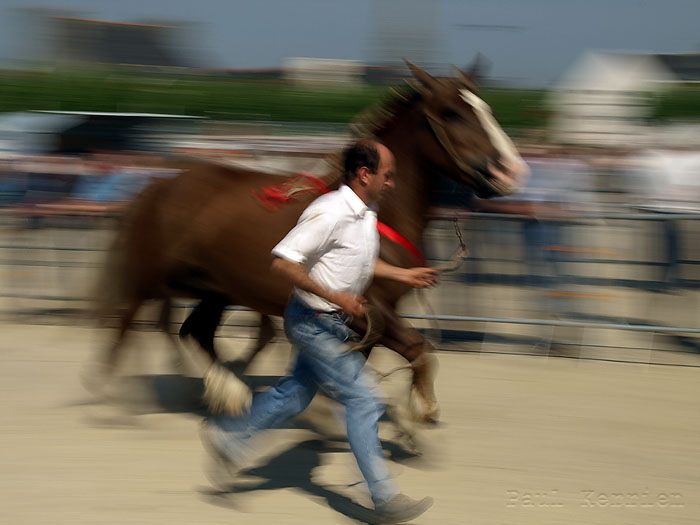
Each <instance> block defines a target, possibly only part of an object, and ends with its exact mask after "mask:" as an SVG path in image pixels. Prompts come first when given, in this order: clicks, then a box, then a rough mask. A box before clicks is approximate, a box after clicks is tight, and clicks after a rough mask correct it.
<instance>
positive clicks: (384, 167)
mask: <svg viewBox="0 0 700 525" xmlns="http://www.w3.org/2000/svg"><path fill="white" fill-rule="evenodd" d="M379 159H380V160H379V168H377V173H370V175H369V185H368V187H367V193H368V196H369V197H370V200H371V201H372V202H379V201H380V200H381V199H382V197H383V196H384V195H385V194H386V192H387V191H391V190H392V189H393V188H394V155H393V154H392V153H391V152H390V151H389V150H388V149H387V148H385V147H383V146H380V147H379Z"/></svg>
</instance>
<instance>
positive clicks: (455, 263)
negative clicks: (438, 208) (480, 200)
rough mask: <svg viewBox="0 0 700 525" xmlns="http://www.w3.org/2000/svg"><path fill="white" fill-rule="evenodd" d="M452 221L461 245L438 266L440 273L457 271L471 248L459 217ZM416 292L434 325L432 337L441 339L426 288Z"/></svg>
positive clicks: (425, 312)
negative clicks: (465, 240) (468, 246)
mask: <svg viewBox="0 0 700 525" xmlns="http://www.w3.org/2000/svg"><path fill="white" fill-rule="evenodd" d="M452 223H453V225H454V230H455V235H456V236H457V241H458V242H459V246H457V248H456V249H455V251H454V252H452V255H451V256H450V258H449V260H448V261H447V262H446V263H444V264H442V265H440V266H438V267H437V269H438V270H440V273H450V272H454V271H456V270H457V269H458V268H459V267H460V266H462V263H463V262H464V260H465V259H466V258H467V257H469V249H468V248H467V245H466V244H465V242H464V236H463V235H462V230H461V229H460V227H459V220H458V219H457V217H454V218H453V219H452ZM415 293H416V298H417V299H418V302H419V303H420V304H421V306H422V307H423V313H424V314H427V315H429V316H430V317H431V319H430V320H429V323H430V325H432V329H431V330H430V332H432V335H431V339H437V340H440V341H441V340H442V330H441V329H440V326H439V325H438V321H437V319H435V309H434V308H433V306H432V304H431V303H430V301H429V300H428V297H427V295H426V293H425V290H420V289H418V288H416V290H415Z"/></svg>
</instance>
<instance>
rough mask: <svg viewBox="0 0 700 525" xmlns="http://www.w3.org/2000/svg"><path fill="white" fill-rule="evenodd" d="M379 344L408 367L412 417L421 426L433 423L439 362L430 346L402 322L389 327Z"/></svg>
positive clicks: (438, 406)
mask: <svg viewBox="0 0 700 525" xmlns="http://www.w3.org/2000/svg"><path fill="white" fill-rule="evenodd" d="M382 344H384V346H386V347H387V348H391V349H392V350H394V351H395V352H397V353H399V354H400V355H402V356H403V357H404V358H405V359H406V360H407V361H408V362H409V363H410V365H411V370H412V371H413V379H412V383H411V394H410V398H409V408H410V411H411V416H412V417H413V418H414V419H415V420H416V421H419V422H422V423H436V422H437V421H438V417H439V415H440V405H439V404H438V401H437V397H436V395H435V376H436V373H437V367H438V360H437V357H435V354H434V351H435V348H434V347H433V345H432V344H431V343H430V342H428V340H427V339H425V337H423V336H422V335H421V334H419V333H418V332H417V331H416V330H415V329H413V328H411V327H410V326H408V325H406V324H403V323H401V326H397V327H396V328H395V329H393V330H392V327H388V328H387V331H386V335H385V338H384V339H383V340H382Z"/></svg>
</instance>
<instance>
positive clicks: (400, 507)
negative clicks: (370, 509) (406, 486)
mask: <svg viewBox="0 0 700 525" xmlns="http://www.w3.org/2000/svg"><path fill="white" fill-rule="evenodd" d="M432 505H433V498H430V497H428V498H423V499H422V500H420V501H419V500H415V499H412V498H409V497H408V496H406V495H405V494H397V495H396V496H394V497H393V498H391V499H390V500H389V501H387V502H386V503H382V504H381V505H377V506H376V508H375V513H376V515H377V518H379V520H380V521H379V522H380V523H405V522H407V521H411V520H414V519H416V518H417V517H418V516H420V515H421V514H423V513H424V512H425V511H426V510H428V509H429V508H430V507H431V506H432Z"/></svg>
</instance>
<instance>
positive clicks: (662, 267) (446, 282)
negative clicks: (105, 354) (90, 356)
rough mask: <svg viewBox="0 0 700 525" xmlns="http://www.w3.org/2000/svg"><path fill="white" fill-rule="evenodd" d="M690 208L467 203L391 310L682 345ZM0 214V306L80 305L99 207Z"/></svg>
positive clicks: (456, 338) (476, 341)
mask: <svg viewBox="0 0 700 525" xmlns="http://www.w3.org/2000/svg"><path fill="white" fill-rule="evenodd" d="M698 219H700V214H683V215H681V214H677V215H665V214H656V213H654V214H629V213H613V214H597V215H585V216H579V217H576V218H575V219H568V220H566V221H557V222H553V221H549V222H548V221H536V220H534V219H532V218H530V217H524V216H516V215H505V214H476V213H472V214H469V215H468V217H464V216H463V217H462V218H461V219H460V220H459V225H460V227H461V228H462V230H463V231H464V236H465V240H466V242H467V244H468V246H469V249H470V252H471V254H470V257H469V258H468V259H466V260H465V261H464V263H463V264H462V265H461V267H460V268H459V269H458V270H457V271H455V272H453V273H450V274H445V275H443V277H442V284H441V285H440V286H438V287H437V288H435V289H432V290H428V291H424V292H421V294H416V295H411V296H409V297H408V298H407V299H406V301H405V302H404V303H402V312H403V315H404V316H405V317H406V318H408V319H410V320H411V322H412V324H414V326H416V327H417V328H419V329H421V330H424V331H426V333H428V334H429V335H430V336H431V338H432V339H434V340H436V342H437V344H438V346H439V347H440V348H443V349H452V350H464V349H465V348H466V349H469V348H471V349H475V348H476V349H478V351H499V348H500V349H501V350H503V351H509V350H508V349H510V350H512V349H513V348H529V349H533V348H535V349H541V348H542V347H547V348H548V349H549V348H551V346H552V345H553V344H556V345H559V346H563V347H568V348H573V347H576V348H579V349H580V348H582V347H595V348H602V347H605V348H618V349H619V348H635V349H640V348H641V349H645V351H646V350H650V349H663V350H673V351H674V352H680V353H683V352H685V353H687V354H689V355H690V354H693V353H696V352H698V351H699V350H700V344H698V335H699V334H700V328H698V327H699V325H700V323H699V320H700V313H699V312H700V247H698V246H697V243H695V242H694V240H695V239H696V238H697V235H698V234H699V233H700V222H699V221H698ZM669 221H672V223H673V229H672V230H671V231H672V233H669V228H668V224H669ZM1 224H2V230H1V236H0V254H1V255H0V272H1V273H0V305H1V307H2V308H1V309H2V312H3V313H4V314H5V315H9V316H13V315H17V314H29V315H40V314H47V313H49V314H57V313H58V314H62V313H75V312H80V311H82V310H84V309H86V308H89V303H88V300H89V298H90V296H91V292H92V290H91V286H92V284H93V282H94V280H95V278H96V276H97V272H98V271H99V270H100V269H101V267H102V264H103V260H104V257H105V251H104V250H105V248H106V247H107V246H108V244H109V241H110V239H111V237H112V234H113V224H112V222H111V219H110V218H109V217H101V216H77V215H72V216H52V217H44V218H42V219H41V220H40V221H37V218H36V217H34V218H31V217H24V216H21V215H4V216H2V223H1ZM424 243H425V252H426V255H427V258H428V259H429V260H432V261H434V262H435V261H440V260H444V259H446V258H447V257H448V256H449V254H450V253H451V252H452V250H453V249H454V248H455V247H456V245H457V238H456V236H455V234H454V229H453V224H452V221H451V220H447V219H442V220H434V221H432V222H431V223H430V224H429V227H428V229H427V231H426V235H425V241H424ZM180 306H188V304H187V303H183V304H182V305H180ZM236 310H237V309H234V311H236ZM183 313H184V312H183ZM234 315H237V314H234ZM246 322H248V321H246ZM227 333H229V334H230V333H231V331H230V330H229V331H228V332H227ZM622 333H625V334H626V335H624V336H622V335H621V334H622ZM649 337H651V338H654V341H653V342H650V341H649V340H648V339H649ZM660 337H663V338H665V339H669V338H671V339H673V340H664V341H662V342H660V339H659V338H660ZM584 340H585V341H584ZM487 349H488V350H487ZM547 351H549V350H547Z"/></svg>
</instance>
